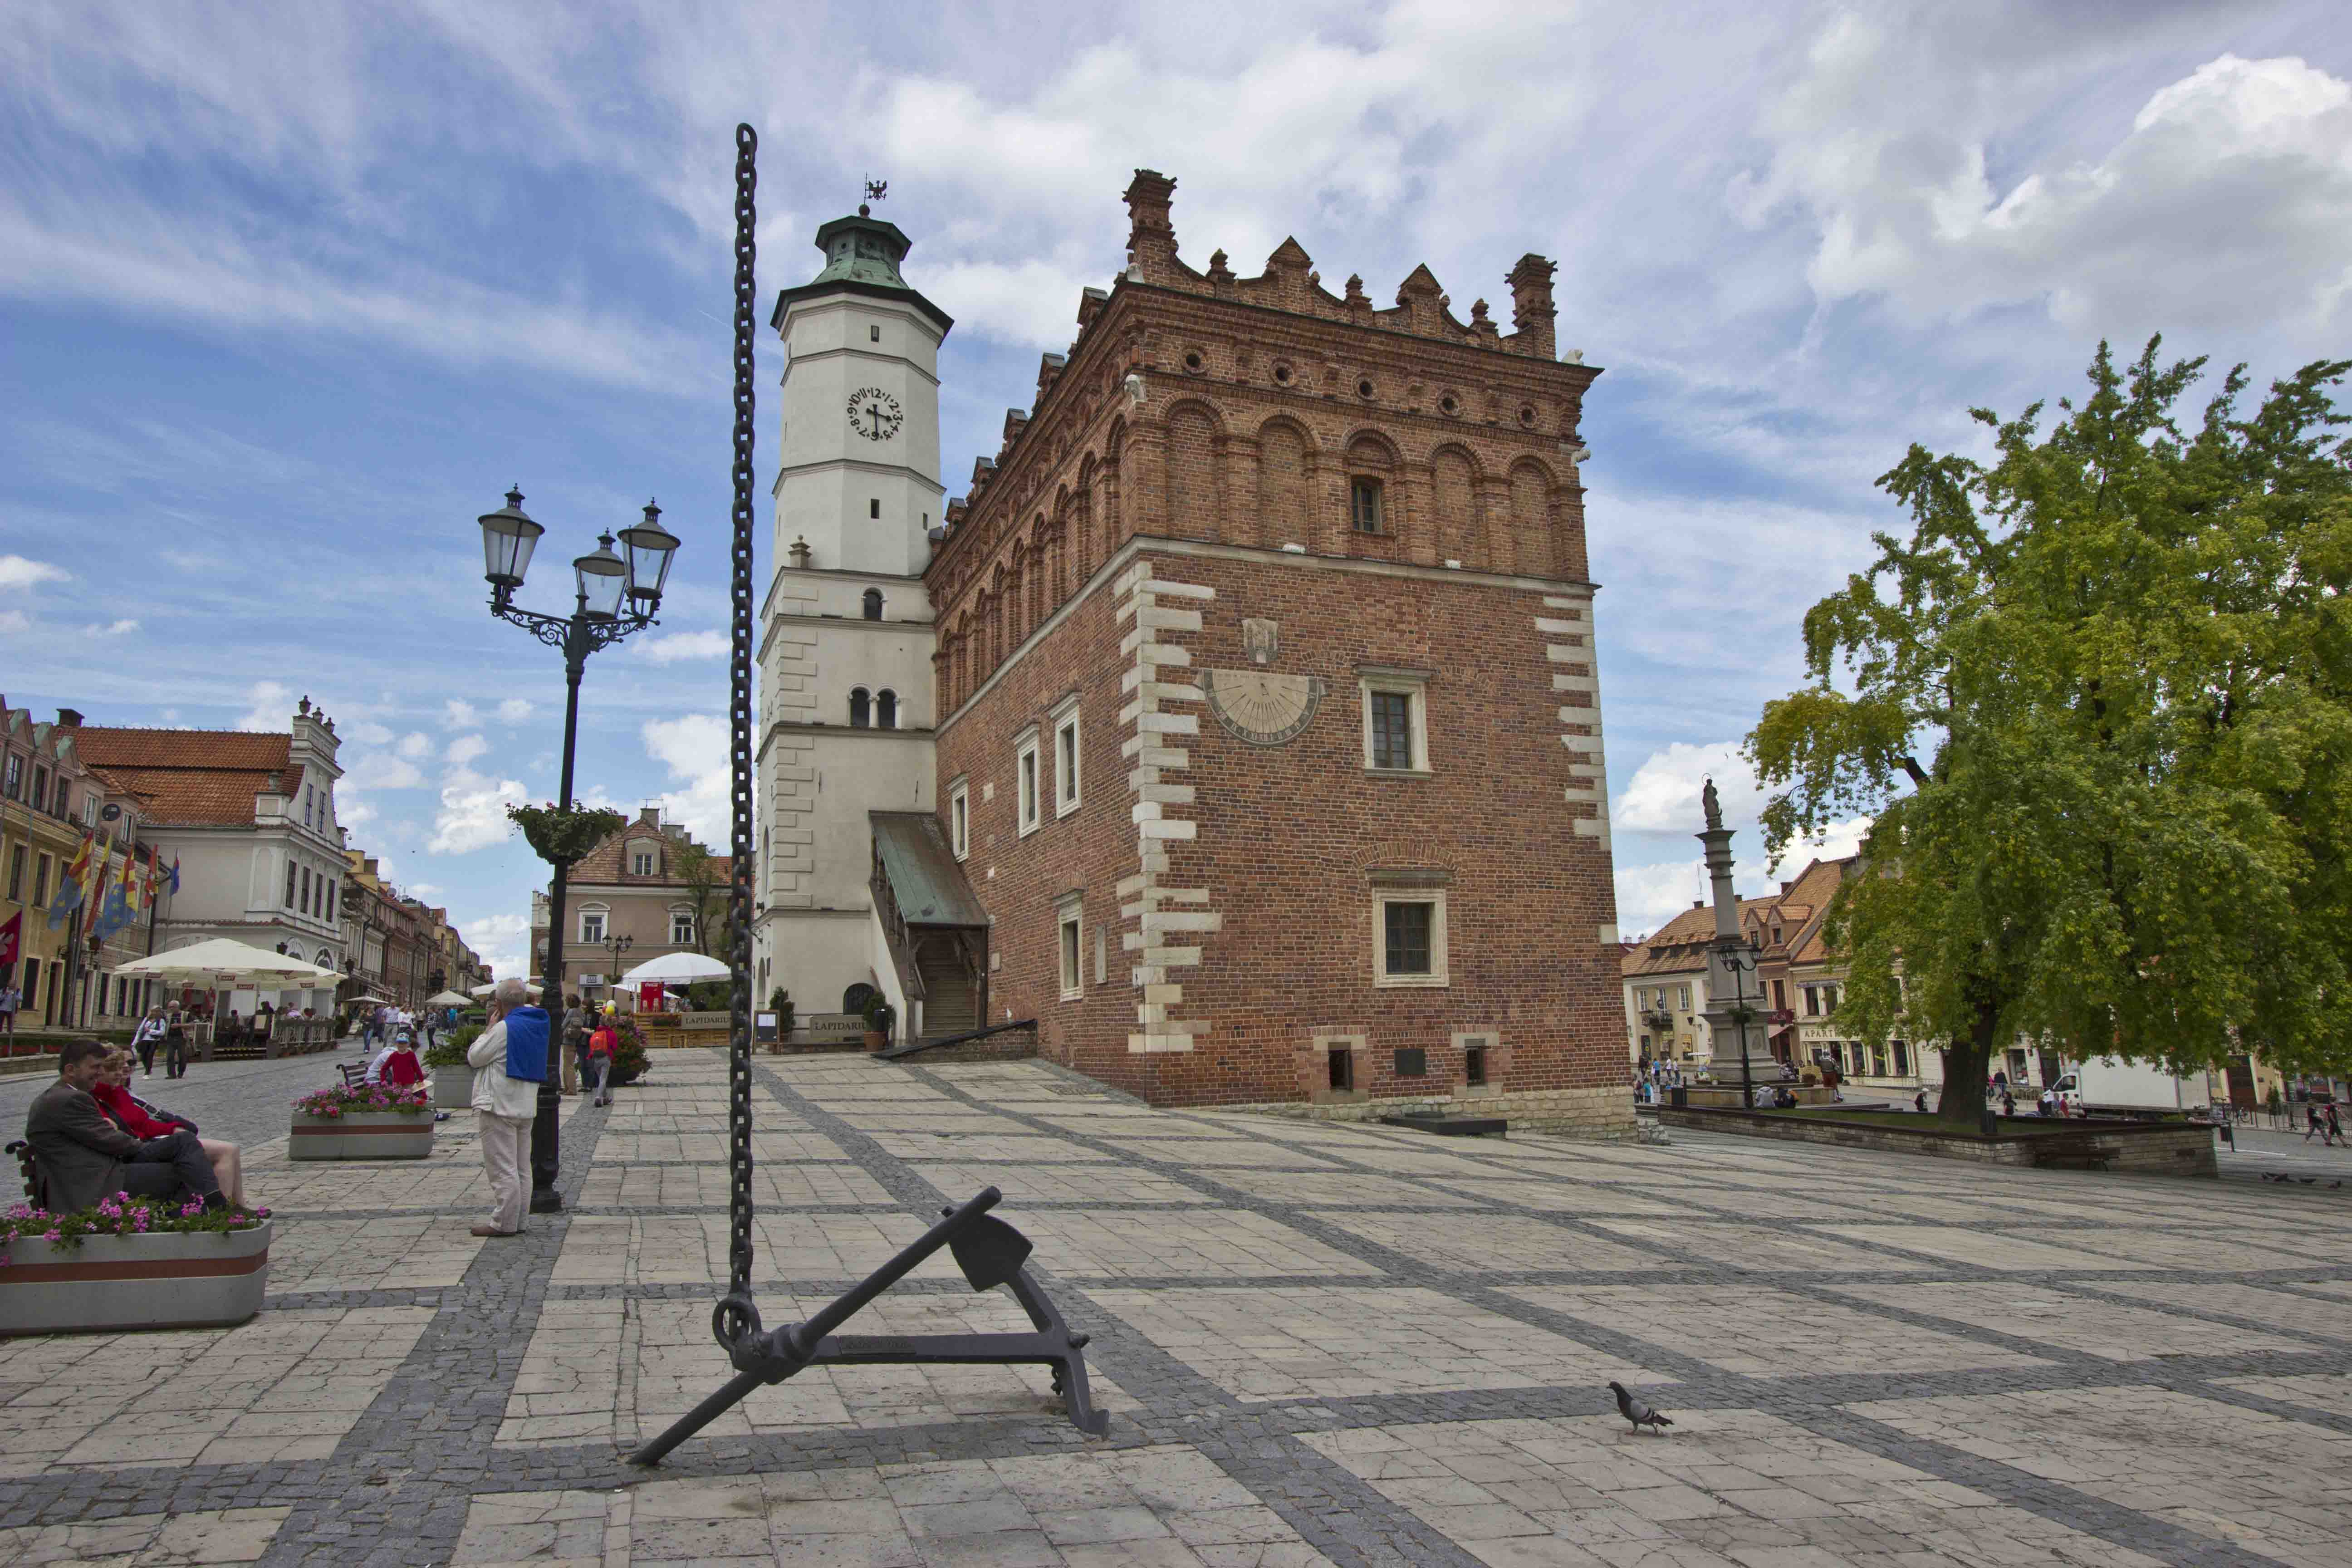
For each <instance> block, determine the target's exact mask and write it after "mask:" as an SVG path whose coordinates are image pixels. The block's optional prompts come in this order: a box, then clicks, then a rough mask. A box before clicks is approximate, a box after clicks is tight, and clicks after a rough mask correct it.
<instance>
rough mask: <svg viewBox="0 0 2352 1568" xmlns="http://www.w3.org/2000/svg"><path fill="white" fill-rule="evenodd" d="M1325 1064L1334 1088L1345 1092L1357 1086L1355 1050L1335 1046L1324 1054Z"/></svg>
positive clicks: (1342, 1092)
mask: <svg viewBox="0 0 2352 1568" xmlns="http://www.w3.org/2000/svg"><path fill="white" fill-rule="evenodd" d="M1324 1065H1325V1070H1326V1071H1327V1072H1328V1074H1329V1079H1330V1084H1331V1087H1332V1089H1335V1090H1337V1091H1338V1092H1339V1093H1341V1094H1345V1093H1347V1092H1348V1091H1349V1090H1350V1089H1354V1088H1355V1087H1356V1053H1355V1052H1353V1051H1351V1050H1349V1048H1348V1047H1345V1046H1333V1047H1331V1048H1330V1049H1329V1050H1328V1051H1327V1052H1326V1053H1325V1054H1324Z"/></svg>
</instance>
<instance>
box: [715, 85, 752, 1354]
mask: <svg viewBox="0 0 2352 1568" xmlns="http://www.w3.org/2000/svg"><path fill="white" fill-rule="evenodd" d="M759 152H760V135H759V132H756V131H753V130H752V129H751V127H750V126H749V125H738V126H737V127H735V474H734V478H735V505H734V587H733V605H734V644H733V647H732V650H731V657H730V670H729V673H730V679H731V681H732V686H731V689H730V692H729V708H728V720H729V723H730V730H729V735H728V754H729V761H730V763H731V764H732V767H733V775H734V777H733V804H734V823H733V828H734V832H733V837H732V839H731V841H730V848H731V849H732V851H733V854H734V858H735V863H734V875H733V878H732V883H733V886H732V888H731V889H730V904H729V910H730V914H731V916H732V917H733V918H732V920H731V921H730V928H729V934H728V943H727V957H728V963H730V965H731V966H732V967H733V969H734V971H735V984H734V994H733V995H732V996H731V997H730V1001H729V1005H728V1019H727V1026H728V1037H727V1094H728V1103H727V1126H728V1134H729V1137H730V1148H729V1151H728V1153H729V1165H728V1172H729V1180H730V1187H729V1190H728V1202H727V1216H728V1227H729V1245H728V1253H727V1258H728V1290H727V1296H726V1299H725V1300H721V1301H720V1302H719V1305H718V1307H717V1308H716V1309H715V1310H713V1312H712V1314H711V1329H712V1331H713V1332H715V1333H716V1334H717V1335H718V1337H719V1342H720V1343H721V1344H724V1345H727V1346H729V1347H730V1348H732V1347H733V1346H734V1345H736V1344H738V1343H740V1342H743V1341H744V1340H745V1339H747V1338H749V1337H750V1336H751V1335H753V1334H756V1333H758V1332H759V1330H760V1313H759V1310H758V1309H757V1308H756V1307H754V1306H753V1305H752V1304H751V870H752V865H751V854H752V851H751V646H752V645H751V437H752V405H753V392H752V381H751V369H752V364H751V359H752V343H753V337H752V334H753V331H754V330H755V328H754V320H755V318H754V316H753V314H752V308H753V306H754V305H756V304H757V303H758V301H757V300H756V299H755V298H754V292H755V289H756V288H757V284H756V282H755V280H754V268H753V265H752V263H753V259H754V258H755V255H756V253H757V249H758V247H757V243H756V237H757V228H758V218H759V209H758V205H757V203H756V202H755V201H754V200H753V193H754V192H755V191H756V190H757V188H758V186H759V183H760V173H759Z"/></svg>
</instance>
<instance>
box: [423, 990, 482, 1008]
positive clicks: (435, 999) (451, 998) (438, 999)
mask: <svg viewBox="0 0 2352 1568" xmlns="http://www.w3.org/2000/svg"><path fill="white" fill-rule="evenodd" d="M472 1001H473V998H472V997H471V996H460V995H458V994H457V993H456V992H455V991H436V992H435V993H434V994H432V995H430V996H427V997H426V998H425V1005H426V1006H427V1007H463V1006H466V1005H467V1004H469V1003H471V1002H472Z"/></svg>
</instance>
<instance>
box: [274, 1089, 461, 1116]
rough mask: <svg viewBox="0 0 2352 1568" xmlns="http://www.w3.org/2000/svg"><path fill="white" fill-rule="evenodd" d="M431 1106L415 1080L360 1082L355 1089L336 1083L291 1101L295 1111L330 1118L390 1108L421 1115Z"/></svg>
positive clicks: (405, 1113) (399, 1111)
mask: <svg viewBox="0 0 2352 1568" xmlns="http://www.w3.org/2000/svg"><path fill="white" fill-rule="evenodd" d="M432 1109H433V1104H432V1102H431V1101H430V1100H426V1099H425V1090H424V1089H421V1088H419V1087H418V1086H417V1085H415V1084H389V1083H363V1084H361V1085H360V1086H359V1087H358V1088H357V1089H351V1088H347V1087H345V1086H344V1085H342V1084H337V1085H336V1086H335V1087H334V1088H332V1089H320V1090H318V1091H317V1092H316V1093H313V1094H306V1095H304V1096H303V1097H302V1098H301V1099H299V1100H296V1101H295V1102H294V1110H296V1112H297V1113H298V1114H299V1115H303V1116H319V1117H324V1118H326V1119H327V1120H329V1121H333V1120H334V1119H335V1118H337V1117H339V1116H356V1115H359V1114H360V1113H362V1112H363V1111H380V1110H389V1111H396V1112H398V1113H399V1114H401V1115H403V1116H423V1115H425V1113H426V1112H428V1111H430V1110H432Z"/></svg>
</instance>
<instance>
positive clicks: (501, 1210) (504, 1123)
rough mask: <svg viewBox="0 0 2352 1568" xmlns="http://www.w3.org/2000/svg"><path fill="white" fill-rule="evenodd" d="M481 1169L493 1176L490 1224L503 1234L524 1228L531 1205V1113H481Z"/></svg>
mask: <svg viewBox="0 0 2352 1568" xmlns="http://www.w3.org/2000/svg"><path fill="white" fill-rule="evenodd" d="M474 1120H475V1121H478V1122H479V1123H481V1140H482V1168H483V1169H484V1170H485V1171H487V1172H488V1173H489V1177H490V1201H491V1205H492V1206H491V1208H490V1225H491V1226H492V1228H494V1229H496V1230H497V1231H498V1232H499V1234H500V1235H502V1236H512V1235H513V1234H514V1233H515V1232H516V1231H519V1230H520V1229H521V1228H522V1216H523V1215H525V1214H527V1213H528V1212H530V1123H531V1119H530V1117H528V1116H494V1115H492V1114H490V1113H489V1112H488V1111H481V1112H478V1113H477V1114H476V1116H475V1118H474Z"/></svg>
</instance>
